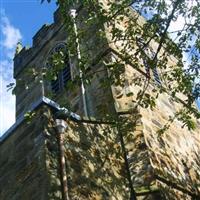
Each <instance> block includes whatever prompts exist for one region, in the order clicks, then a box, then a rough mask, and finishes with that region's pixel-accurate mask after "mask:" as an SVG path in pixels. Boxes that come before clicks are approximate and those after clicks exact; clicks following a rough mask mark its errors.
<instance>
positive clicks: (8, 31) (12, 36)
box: [1, 10, 22, 50]
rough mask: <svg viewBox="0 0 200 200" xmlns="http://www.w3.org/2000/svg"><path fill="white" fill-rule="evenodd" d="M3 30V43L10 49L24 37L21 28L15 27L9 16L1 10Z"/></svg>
mask: <svg viewBox="0 0 200 200" xmlns="http://www.w3.org/2000/svg"><path fill="white" fill-rule="evenodd" d="M1 29H2V30H1V31H2V34H3V35H4V37H5V38H4V40H3V41H2V45H3V46H4V47H5V48H6V49H9V50H13V48H15V45H16V43H17V42H18V41H19V40H21V39H22V35H21V33H20V31H19V29H17V28H15V27H14V26H13V25H12V24H10V21H9V19H8V17H7V16H6V15H5V12H4V11H3V10H1Z"/></svg>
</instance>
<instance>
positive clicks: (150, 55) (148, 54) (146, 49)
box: [137, 39, 162, 85]
mask: <svg viewBox="0 0 200 200" xmlns="http://www.w3.org/2000/svg"><path fill="white" fill-rule="evenodd" d="M137 45H138V47H139V48H141V50H142V51H143V53H144V54H145V57H144V58H143V64H144V67H145V70H146V73H147V76H148V77H150V75H151V72H152V75H153V78H154V81H155V83H156V84H158V85H161V84H162V83H161V80H160V76H159V74H158V70H157V67H156V66H155V67H153V68H151V67H150V66H149V62H148V61H149V60H153V59H154V56H155V52H154V50H153V49H152V48H151V47H150V46H146V44H145V42H144V41H143V40H142V39H138V40H137Z"/></svg>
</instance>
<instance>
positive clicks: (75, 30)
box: [70, 9, 88, 117]
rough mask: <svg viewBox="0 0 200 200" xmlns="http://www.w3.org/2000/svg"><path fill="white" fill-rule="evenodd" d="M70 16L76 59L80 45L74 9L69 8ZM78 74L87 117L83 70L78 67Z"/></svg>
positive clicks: (79, 56)
mask: <svg viewBox="0 0 200 200" xmlns="http://www.w3.org/2000/svg"><path fill="white" fill-rule="evenodd" d="M70 16H71V17H72V21H73V25H74V33H75V36H76V45H77V55H78V61H79V60H81V52H80V45H79V40H78V31H77V25H76V20H75V19H76V10H75V9H71V10H70ZM79 76H80V79H81V92H82V100H83V110H84V114H85V116H86V117H88V108H87V99H86V91H85V86H84V82H83V72H82V70H81V69H80V68H79Z"/></svg>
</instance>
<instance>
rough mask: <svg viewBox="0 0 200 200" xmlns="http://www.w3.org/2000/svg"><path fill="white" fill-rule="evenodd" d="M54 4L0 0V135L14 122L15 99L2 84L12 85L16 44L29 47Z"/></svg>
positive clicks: (47, 18) (23, 0) (38, 0)
mask: <svg viewBox="0 0 200 200" xmlns="http://www.w3.org/2000/svg"><path fill="white" fill-rule="evenodd" d="M55 10H56V4H55V2H54V1H52V3H50V4H48V3H47V2H45V3H43V4H40V0H0V136H1V135H2V134H3V133H4V132H5V131H6V130H7V129H8V128H9V127H10V126H11V125H12V124H13V123H14V122H15V97H14V95H12V94H11V91H9V92H7V88H6V85H8V84H9V83H11V82H14V80H13V79H12V76H13V62H12V58H13V55H14V52H15V47H16V43H17V42H18V41H21V42H22V44H23V45H24V46H27V45H29V46H31V45H32V37H33V36H34V34H35V33H36V32H37V30H38V29H39V28H40V27H41V26H42V25H43V24H45V23H52V21H53V12H54V11H55Z"/></svg>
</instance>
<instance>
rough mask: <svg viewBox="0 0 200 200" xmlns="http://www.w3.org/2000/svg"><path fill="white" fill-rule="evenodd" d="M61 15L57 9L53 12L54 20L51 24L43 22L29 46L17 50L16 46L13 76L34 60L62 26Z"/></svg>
mask: <svg viewBox="0 0 200 200" xmlns="http://www.w3.org/2000/svg"><path fill="white" fill-rule="evenodd" d="M61 21H62V20H61V16H60V14H59V9H57V10H56V11H55V13H54V22H53V23H52V24H44V25H43V26H42V27H41V28H40V29H39V30H38V31H37V33H36V34H35V35H34V36H33V40H32V46H31V47H22V49H20V51H18V47H17V48H16V51H18V52H17V53H16V54H15V57H14V78H16V77H17V76H18V74H19V73H20V72H21V71H22V70H23V69H24V68H25V67H27V66H29V63H30V62H31V61H32V60H34V59H35V58H36V57H37V56H38V55H39V54H40V52H41V51H42V50H43V48H45V45H46V44H48V42H49V41H50V40H51V39H52V37H53V36H54V35H56V34H57V32H58V30H60V28H61V27H62V23H61Z"/></svg>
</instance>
